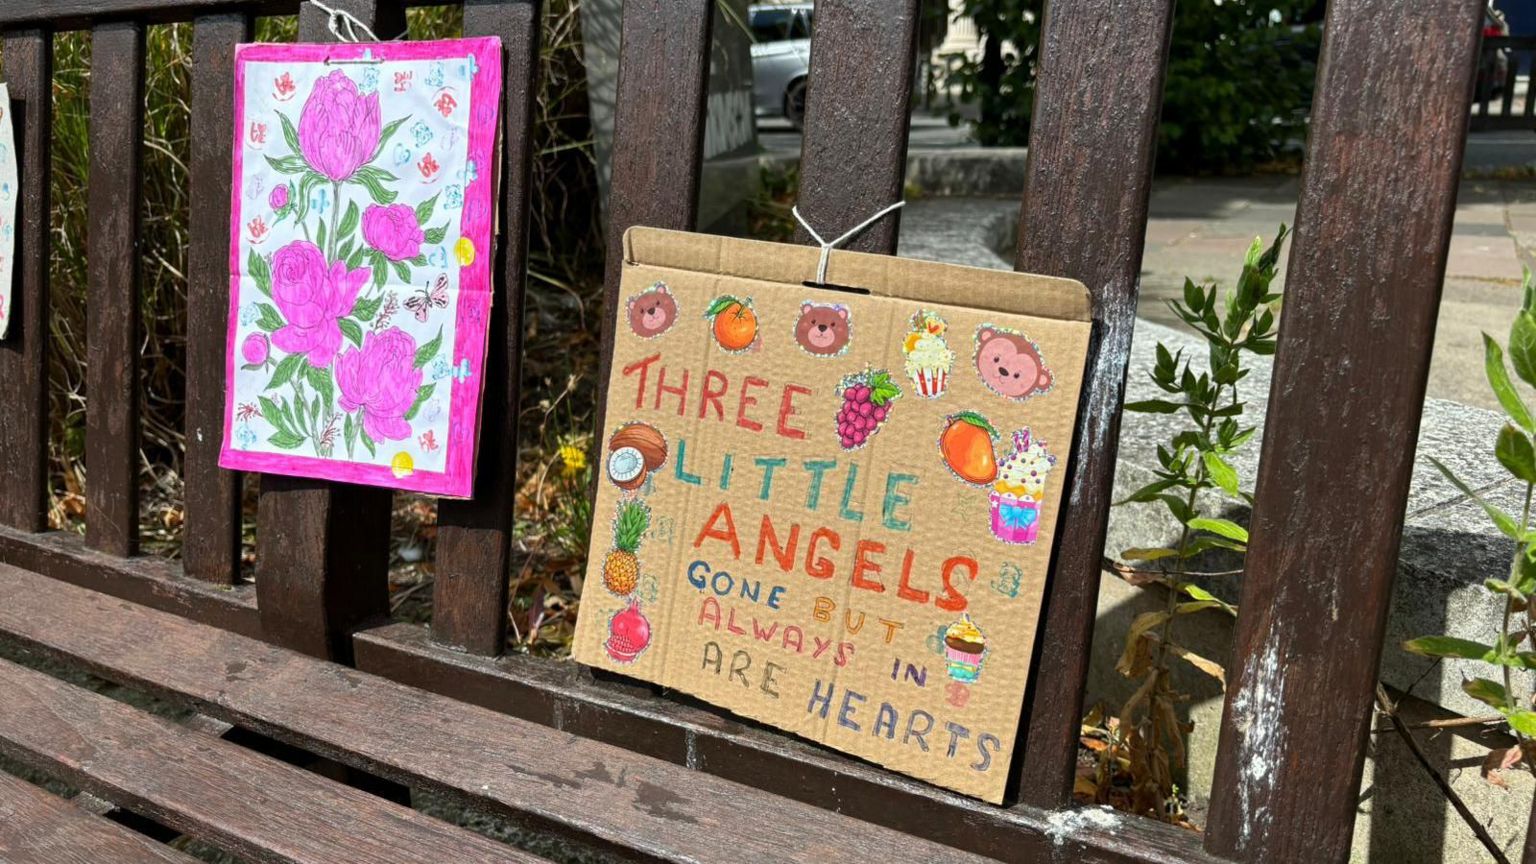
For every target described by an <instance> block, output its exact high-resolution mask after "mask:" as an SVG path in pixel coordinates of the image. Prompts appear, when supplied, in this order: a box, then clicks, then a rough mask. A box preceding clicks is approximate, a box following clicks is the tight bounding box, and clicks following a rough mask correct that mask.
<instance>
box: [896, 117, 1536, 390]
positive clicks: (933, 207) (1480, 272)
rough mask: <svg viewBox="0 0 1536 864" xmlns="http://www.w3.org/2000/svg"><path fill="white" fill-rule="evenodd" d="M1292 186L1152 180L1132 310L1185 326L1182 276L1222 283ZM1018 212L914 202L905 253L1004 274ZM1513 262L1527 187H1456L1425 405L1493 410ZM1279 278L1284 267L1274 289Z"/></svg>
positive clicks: (1290, 200)
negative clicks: (1490, 339) (1493, 365)
mask: <svg viewBox="0 0 1536 864" xmlns="http://www.w3.org/2000/svg"><path fill="white" fill-rule="evenodd" d="M1533 137H1536V136H1533ZM1297 183H1298V179H1297V178H1296V177H1291V176H1273V177H1255V178H1244V179H1189V178H1174V179H1170V180H1165V181H1160V182H1158V183H1156V184H1155V185H1154V187H1153V192H1152V204H1151V219H1150V220H1149V222H1148V225H1147V243H1146V252H1145V257H1144V258H1143V262H1142V271H1141V304H1140V308H1139V309H1138V314H1139V315H1140V316H1141V317H1142V318H1145V319H1147V320H1151V321H1155V322H1158V323H1162V324H1168V325H1170V326H1175V327H1179V326H1182V325H1181V322H1179V321H1178V319H1177V317H1176V316H1174V315H1173V313H1172V312H1171V311H1169V309H1168V308H1167V307H1166V305H1165V303H1164V301H1165V300H1167V299H1170V298H1176V297H1180V296H1182V289H1183V285H1184V277H1185V276H1189V277H1190V278H1192V279H1194V280H1196V281H1197V282H1198V281H1201V280H1205V279H1215V280H1217V281H1218V282H1219V283H1220V284H1222V285H1223V286H1230V285H1231V284H1232V282H1233V281H1234V280H1235V279H1236V277H1237V274H1238V270H1239V267H1240V266H1241V262H1242V257H1243V253H1244V251H1245V250H1246V249H1247V247H1248V244H1249V243H1251V242H1253V238H1254V237H1257V236H1264V237H1273V236H1274V233H1275V231H1276V229H1277V228H1278V227H1279V226H1280V224H1281V223H1282V222H1284V223H1285V224H1287V225H1292V224H1294V222H1295V210H1296V190H1297ZM1017 216H1018V202H1017V199H1013V198H923V199H918V200H916V201H913V202H911V203H909V204H908V205H907V207H906V209H905V210H904V211H903V214H902V217H901V218H902V253H903V254H906V255H911V256H915V257H921V258H932V259H934V260H942V261H952V262H955V263H963V264H973V265H979V266H999V267H1001V266H1008V263H1011V260H1012V253H1011V252H1008V251H1006V250H1007V247H1008V246H1009V241H1010V238H1012V237H1013V236H1014V234H1015V233H1016V230H1017V229H1016V221H1015V220H1016V219H1017ZM999 249H1002V250H1004V251H1002V252H1001V253H998V252H997V250H999ZM1522 256H1524V257H1523V258H1522ZM1284 260H1286V259H1282V262H1283V261H1284ZM1522 260H1525V261H1529V262H1531V263H1532V266H1533V267H1536V181H1529V180H1468V181H1465V182H1464V183H1463V184H1462V187H1461V193H1460V197H1459V202H1458V205H1457V210H1456V223H1455V228H1454V233H1453V235H1452V238H1451V249H1450V258H1449V261H1448V264H1447V267H1446V280H1445V289H1444V295H1443V297H1442V299H1441V304H1440V319H1439V323H1438V327H1437V329H1436V334H1435V356H1434V358H1433V360H1432V361H1431V365H1430V381H1429V394H1428V395H1429V396H1430V397H1433V398H1439V399H1449V400H1452V401H1455V402H1461V403H1463V404H1468V405H1476V406H1480V407H1484V408H1492V409H1497V407H1498V405H1497V403H1496V402H1495V401H1494V400H1493V397H1492V395H1491V394H1490V393H1489V392H1488V387H1487V384H1486V382H1485V381H1484V378H1483V346H1482V336H1481V333H1482V332H1483V331H1485V330H1486V331H1488V332H1490V333H1493V334H1495V335H1496V336H1497V337H1498V338H1499V339H1500V341H1503V340H1504V339H1505V337H1506V336H1507V334H1508V328H1509V320H1510V318H1511V316H1512V315H1513V313H1514V310H1515V309H1517V308H1518V307H1519V304H1520V266H1521V261H1522ZM1284 276H1285V272H1284V268H1283V266H1282V270H1281V278H1280V280H1279V281H1280V284H1281V285H1282V286H1283V284H1284Z"/></svg>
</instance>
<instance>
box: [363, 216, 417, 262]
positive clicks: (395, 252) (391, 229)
mask: <svg viewBox="0 0 1536 864" xmlns="http://www.w3.org/2000/svg"><path fill="white" fill-rule="evenodd" d="M363 239H364V240H367V241H368V245H369V246H372V247H373V248H375V249H377V250H379V251H380V252H382V253H384V257H385V258H388V259H389V260H391V261H409V260H410V259H412V258H415V257H416V256H417V255H420V254H421V243H422V240H424V239H425V237H423V235H422V233H421V226H420V225H419V224H417V222H416V211H415V210H413V209H412V208H411V207H410V205H408V204H391V205H389V206H388V207H381V206H379V205H378V204H370V205H369V206H368V209H367V210H364V211H363Z"/></svg>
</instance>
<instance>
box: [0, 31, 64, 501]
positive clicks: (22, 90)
mask: <svg viewBox="0 0 1536 864" xmlns="http://www.w3.org/2000/svg"><path fill="white" fill-rule="evenodd" d="M3 54H4V58H5V78H6V81H7V82H8V83H9V85H10V94H11V104H10V105H9V106H7V107H6V110H7V111H9V112H11V116H10V117H7V118H5V120H6V121H7V122H10V123H12V124H13V125H14V128H15V132H16V164H17V168H18V169H19V171H20V173H21V176H20V178H19V179H20V189H19V190H18V199H17V204H16V219H17V222H16V230H15V237H16V249H15V258H14V261H13V269H12V276H11V278H12V280H13V281H12V283H11V285H12V295H11V303H12V306H11V315H12V320H11V325H10V331H9V335H8V336H7V337H6V338H5V339H3V340H0V404H4V405H6V406H7V410H4V411H0V453H4V454H5V458H4V459H0V489H4V490H5V494H3V495H0V524H4V525H8V526H10V527H12V528H17V529H20V530H22V531H41V530H43V529H44V528H46V527H47V526H48V519H47V514H48V315H49V306H48V249H49V224H48V220H49V206H48V197H49V195H48V193H49V188H48V187H49V184H48V172H49V166H50V164H51V162H50V160H49V146H50V142H51V140H52V137H51V129H50V127H51V126H52V124H53V120H52V117H53V109H52V106H53V100H52V98H51V87H52V75H53V36H52V34H51V33H49V32H48V31H46V30H26V31H20V32H15V33H8V34H6V36H5V39H4V51H3Z"/></svg>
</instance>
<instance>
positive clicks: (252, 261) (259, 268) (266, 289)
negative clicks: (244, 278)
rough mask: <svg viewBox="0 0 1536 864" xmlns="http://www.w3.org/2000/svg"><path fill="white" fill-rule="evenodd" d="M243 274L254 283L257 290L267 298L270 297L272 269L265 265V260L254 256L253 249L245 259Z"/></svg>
mask: <svg viewBox="0 0 1536 864" xmlns="http://www.w3.org/2000/svg"><path fill="white" fill-rule="evenodd" d="M245 272H247V273H249V274H250V276H251V278H252V279H254V280H255V281H256V289H257V290H259V291H260V292H261V293H263V294H265V295H267V296H268V297H271V296H272V268H271V266H270V265H268V264H267V259H265V258H263V257H261V256H260V255H257V254H256V250H255V249H252V250H251V254H249V255H247V256H246V258H245Z"/></svg>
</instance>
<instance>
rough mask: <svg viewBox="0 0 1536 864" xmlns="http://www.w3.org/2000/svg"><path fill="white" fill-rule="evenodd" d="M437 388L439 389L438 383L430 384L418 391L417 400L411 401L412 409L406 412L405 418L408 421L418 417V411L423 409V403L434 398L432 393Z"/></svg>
mask: <svg viewBox="0 0 1536 864" xmlns="http://www.w3.org/2000/svg"><path fill="white" fill-rule="evenodd" d="M435 390H437V385H436V384H428V385H427V386H425V387H423V388H421V389H420V390H417V391H416V401H415V402H412V403H411V410H409V411H407V412H405V419H406V421H407V422H409V421H411V420H415V419H416V412H417V411H420V410H421V406H422V404H423V403H425V402H426V401H427V400H428V399H431V398H432V393H433V391H435Z"/></svg>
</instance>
